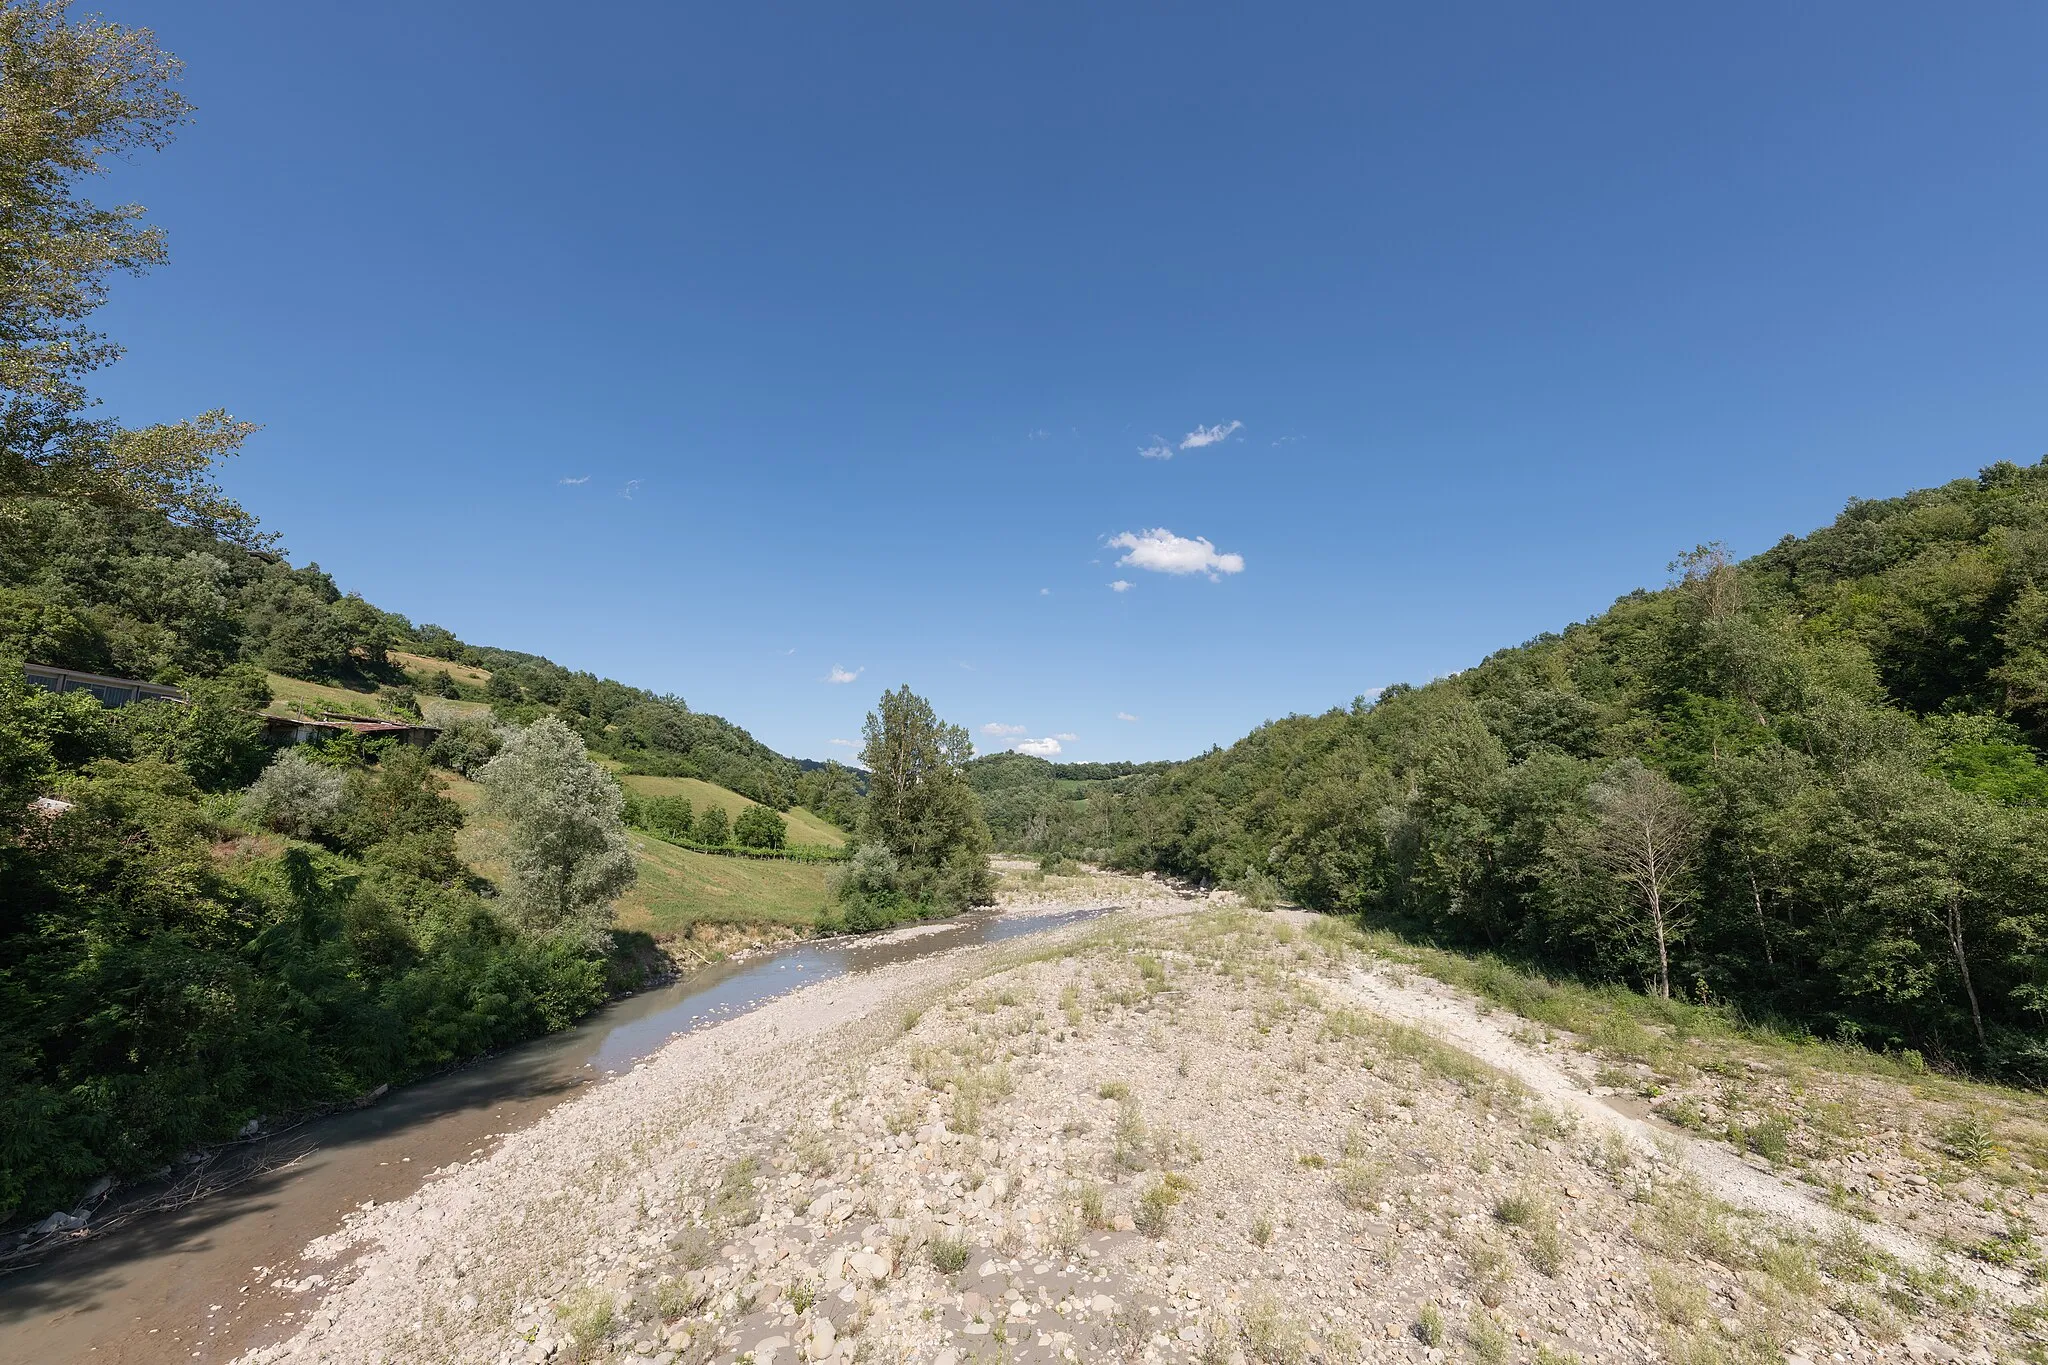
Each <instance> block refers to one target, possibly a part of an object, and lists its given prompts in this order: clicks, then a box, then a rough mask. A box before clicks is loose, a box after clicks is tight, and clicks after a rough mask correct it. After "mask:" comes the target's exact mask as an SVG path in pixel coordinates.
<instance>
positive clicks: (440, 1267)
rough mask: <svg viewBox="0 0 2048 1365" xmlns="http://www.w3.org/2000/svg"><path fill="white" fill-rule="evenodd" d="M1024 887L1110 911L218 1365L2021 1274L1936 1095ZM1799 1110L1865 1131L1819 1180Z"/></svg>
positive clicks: (1210, 1334)
mask: <svg viewBox="0 0 2048 1365" xmlns="http://www.w3.org/2000/svg"><path fill="white" fill-rule="evenodd" d="M1032 881H1033V883H1034V884H1032V885H1029V886H1025V885H1022V884H1021V883H1020V878H1019V876H1018V874H1017V873H1016V872H1015V871H1014V870H1013V871H1012V872H1011V873H1010V874H1009V889H1008V890H1006V892H1005V896H1006V906H1005V909H1006V911H1008V912H1011V913H1020V912H1025V911H1028V910H1032V909H1036V910H1039V911H1043V910H1044V909H1046V908H1048V907H1049V906H1053V905H1058V904H1062V903H1065V904H1073V905H1083V904H1105V903H1114V904H1116V905H1119V906H1121V907H1123V908H1121V909H1120V910H1118V911H1117V912H1116V913H1114V914H1112V915H1110V916H1108V917H1106V918H1103V919H1100V920H1096V921H1093V922H1092V923H1088V924H1085V925H1077V926H1073V927H1069V928H1065V929H1061V930H1057V931H1054V932H1051V933H1048V934H1043V935H1038V936H1034V937H1032V938H1029V939H1023V940H1019V941H1015V942H1012V943H1008V944H1002V945H996V946H992V947H986V948H975V949H968V950H962V951H959V952H954V953H948V954H943V955H940V956H938V957H935V958H930V959H925V960H920V961H916V962H910V963H905V964H901V965H898V966H894V967H890V968H886V969H884V970H881V971H877V972H873V973H868V974H865V975H859V976H853V977H847V978H841V979H838V980H834V981H831V982H828V983H825V984H822V985H819V986H815V987H811V988H808V989H806V990H802V991H799V992H796V993H794V994H791V995H789V996H785V997H783V998H781V999H778V1000H776V1001H774V1002H772V1003H770V1004H768V1005H766V1006H764V1007H762V1008H761V1009H759V1010H757V1011H755V1012H753V1013H751V1014H748V1015H746V1016H744V1017H741V1018H738V1019H735V1020H732V1021H730V1022H727V1023H725V1024H722V1025H720V1026H719V1027H717V1028H714V1029H710V1030H706V1031H702V1032H699V1033H694V1034H690V1035H687V1036H685V1037H682V1038H679V1039H678V1040H676V1041H675V1042H673V1043H671V1044H670V1045H669V1046H667V1047H666V1048H664V1049H663V1050H661V1051H660V1052H659V1053H657V1054H656V1055H655V1056H654V1057H652V1058H650V1059H649V1060H648V1061H646V1062H645V1063H643V1064H642V1065H640V1066H638V1067H636V1068H635V1069H634V1070H632V1071H631V1072H630V1073H628V1074H625V1075H622V1076H620V1077H618V1078H616V1079H614V1080H611V1081H609V1082H607V1083H605V1084H603V1085H599V1086H595V1087H592V1088H591V1090H590V1091H589V1092H588V1093H586V1094H583V1095H581V1096H579V1097H577V1098H576V1099H574V1100H572V1101H570V1102H568V1103H565V1104H563V1105H561V1106H560V1107H558V1108H556V1109H555V1110H553V1111H552V1112H551V1113H549V1114H548V1115H547V1116H546V1117H545V1118H544V1119H543V1120H541V1121H540V1122H539V1123H538V1124H536V1125H535V1126H534V1127H532V1128H530V1129H528V1130H526V1131H524V1132H520V1133H517V1134H514V1135H512V1136H511V1137H509V1138H508V1139H507V1140H506V1141H505V1142H504V1143H503V1144H502V1145H501V1146H499V1147H498V1148H497V1149H496V1150H494V1151H492V1152H490V1153H489V1154H488V1155H486V1156H483V1157H480V1158H478V1159H476V1160H474V1161H471V1162H468V1163H466V1164H462V1165H458V1166H454V1167H450V1168H448V1169H446V1170H445V1171H442V1172H438V1173H437V1174H436V1178H434V1179H433V1180H431V1181H430V1182H429V1183H428V1184H427V1185H426V1186H425V1187H424V1188H422V1189H421V1190H420V1191H419V1192H418V1193H417V1194H416V1195H414V1196H412V1197H411V1198H408V1199H406V1200H404V1201H402V1202H398V1203H394V1204H390V1205H386V1206H382V1207H374V1208H366V1209H363V1210H361V1211H360V1212H359V1213H358V1214H357V1215H355V1216H354V1217H352V1219H351V1220H350V1224H349V1226H348V1227H347V1229H346V1230H345V1231H344V1232H342V1233H340V1234H338V1235H336V1236H333V1237H330V1238H327V1239H324V1240H323V1241H322V1242H319V1243H316V1244H314V1246H312V1247H311V1248H309V1249H308V1250H309V1260H308V1261H307V1262H306V1263H305V1265H304V1266H302V1267H299V1268H297V1269H294V1270H292V1271H289V1272H280V1276H281V1277H285V1276H288V1277H289V1283H291V1284H303V1283H307V1282H308V1281H310V1279H311V1276H312V1275H313V1274H315V1273H318V1274H319V1275H320V1276H321V1279H320V1281H319V1283H318V1284H317V1286H314V1287H311V1288H308V1289H307V1290H306V1291H305V1299H306V1301H307V1308H306V1309H305V1310H304V1315H303V1317H302V1318H300V1319H299V1320H298V1323H297V1326H296V1330H295V1331H294V1333H293V1335H291V1336H290V1337H289V1338H288V1339H286V1340H282V1341H279V1342H277V1343H275V1344H274V1345H271V1346H268V1347H265V1348H263V1349H261V1350H258V1351H255V1352H252V1353H251V1354H250V1355H248V1356H247V1357H245V1359H247V1360H250V1361H256V1362H271V1361H281V1360H289V1361H315V1360H320V1361H351V1362H353V1361H370V1360H392V1361H442V1360H448V1361H498V1362H515V1361H544V1360H553V1361H578V1360H586V1361H587V1360H610V1359H635V1358H637V1359H642V1360H645V1359H649V1358H651V1359H652V1360H654V1361H658V1362H663V1363H664V1365H672V1363H673V1362H682V1361H687V1362H700V1361H735V1360H752V1361H753V1362H755V1365H771V1362H782V1365H789V1363H790V1362H795V1361H800V1360H849V1361H851V1360H872V1361H889V1362H898V1361H916V1362H930V1363H932V1365H964V1362H968V1361H990V1362H993V1361H1019V1362H1021V1361H1040V1360H1044V1361H1052V1360H1202V1361H1264V1362H1297V1361H1308V1360H1329V1361H1351V1360H1373V1361H1378V1360H1443V1359H1464V1360H1474V1361H1482V1362H1492V1361H1511V1360H1512V1361H1539V1362H1562V1361H1567V1360H1571V1359H1579V1360H1583V1361H1588V1362H1591V1361H1640V1360H1680V1361H1702V1362H1704V1361H1723V1360H1727V1361H1766V1360H1772V1361H1775V1360H1788V1359H1789V1360H1794V1361H1798V1360H1802V1359H1803V1360H1811V1361H1820V1360H1878V1359H1885V1360H1896V1359H1909V1358H1918V1359H1936V1360H1948V1359H1958V1360H1964V1359H1967V1360H1981V1361H1991V1360H1994V1359H1997V1360H2003V1359H2024V1358H2029V1357H2028V1354H2027V1353H2028V1352H2029V1351H2030V1350H2033V1349H2035V1348H2034V1347H2032V1346H2030V1345H2029V1342H2030V1341H2031V1337H2030V1336H2029V1333H2031V1332H2032V1331H2033V1330H2035V1317H2034V1314H2033V1311H2032V1308H2031V1295H2032V1289H2031V1287H2030V1285H2031V1280H2030V1268H2029V1266H2028V1264H2026V1261H2027V1260H2028V1259H2029V1258H2030V1255H2031V1253H2030V1251H2029V1252H2028V1253H2027V1256H2024V1257H2010V1258H2001V1257H1999V1256H1996V1255H1987V1254H1984V1252H1983V1245H1991V1244H1993V1243H1994V1242H1996V1240H1997V1239H1999V1238H2004V1239H2005V1242H2006V1244H2008V1245H2012V1246H2018V1247H2021V1248H2022V1249H2023V1250H2024V1249H2026V1248H2030V1246H2031V1241H2030V1239H2031V1235H2032V1228H2033V1226H2034V1220H2035V1216H2036V1213H2037V1212H2038V1210H2037V1209H2036V1205H2037V1204H2038V1203H2039V1200H2038V1199H2037V1198H2036V1197H2035V1194H2034V1186H2033V1183H2032V1180H2033V1168H2032V1167H2030V1166H2028V1165H2027V1163H2026V1162H2025V1161H2024V1160H2023V1159H2022V1157H2021V1156H2019V1155H2016V1154H2014V1153H2016V1152H2017V1151H2018V1150H2019V1149H2018V1148H2017V1147H2014V1148H2012V1149H2011V1150H2010V1151H2009V1150H2008V1148H2007V1146H2004V1145H2000V1144H1998V1143H1995V1142H1994V1143H1991V1144H1990V1145H1989V1146H1988V1147H1987V1149H1986V1152H1985V1154H1984V1159H1983V1160H1981V1161H1975V1162H1972V1161H1967V1160H1965V1159H1963V1157H1958V1156H1953V1155H1947V1156H1944V1155H1940V1154H1939V1153H1937V1151H1936V1144H1937V1143H1938V1141H1939V1140H1938V1139H1937V1138H1935V1137H1933V1136H1931V1135H1930V1131H1931V1128H1932V1127H1938V1126H1939V1125H1940V1124H1944V1123H1952V1122H1954V1121H1955V1109H1956V1106H1955V1100H1954V1096H1953V1095H1943V1094H1932V1095H1930V1093H1929V1092H1924V1091H1919V1090H1915V1089H1914V1088H1913V1087H1912V1086H1910V1085H1908V1084H1907V1083H1905V1082H1903V1081H1894V1080H1890V1079H1887V1078H1884V1077H1882V1076H1879V1075H1875V1074H1869V1073H1865V1074H1858V1075H1854V1076H1850V1077H1846V1078H1837V1079H1836V1080H1835V1081H1830V1082H1828V1083H1827V1084H1825V1085H1824V1084H1822V1083H1821V1081H1820V1079H1818V1076H1819V1073H1816V1072H1815V1071H1814V1070H1813V1069H1812V1066H1811V1062H1810V1060H1791V1061H1788V1060H1786V1059H1785V1058H1783V1057H1780V1056H1775V1055H1772V1054H1770V1053H1768V1052H1765V1051H1759V1052H1756V1053H1755V1054H1753V1055H1748V1056H1745V1055H1744V1054H1742V1053H1741V1052H1740V1051H1739V1050H1738V1049H1737V1048H1736V1046H1735V1044H1733V1043H1727V1044H1725V1045H1723V1044H1719V1043H1715V1044H1711V1045H1708V1044H1702V1043H1701V1042H1700V1040H1697V1039H1695V1040H1690V1041H1689V1043H1688V1040H1677V1041H1676V1043H1674V1042H1673V1040H1670V1039H1664V1040H1662V1042H1663V1043H1664V1044H1669V1045H1670V1046H1665V1047H1664V1049H1663V1050H1662V1051H1658V1050H1656V1048H1654V1047H1652V1048H1650V1049H1649V1050H1647V1051H1646V1050H1645V1048H1644V1046H1643V1045H1642V1043H1643V1040H1642V1039H1637V1040H1635V1045H1634V1046H1633V1047H1632V1048H1631V1047H1628V1046H1620V1047H1619V1048H1617V1045H1613V1044H1612V1040H1609V1041H1607V1042H1603V1041H1601V1040H1598V1039H1581V1038H1578V1037H1575V1036H1573V1035H1571V1034H1568V1033H1564V1032H1560V1031H1558V1030H1556V1029H1553V1028H1548V1027H1544V1026H1539V1025H1534V1024H1532V1023H1530V1021H1528V1020H1526V1019H1522V1018H1519V1017H1517V1016H1515V1015H1514V1014H1512V1013H1509V1012H1506V1011H1502V1010H1498V1009H1495V1008H1493V1007H1492V1006H1490V1005H1488V1004H1486V1003H1484V1002H1482V1001H1479V1000H1478V999H1476V998H1475V997H1471V996H1467V995H1464V994H1462V993H1460V992H1458V991H1456V990H1454V989H1452V988H1450V987H1447V986H1445V985H1443V984H1442V983H1440V982H1437V981H1434V980H1431V979H1429V978H1428V977H1425V976H1423V975H1421V974H1420V973H1418V972H1417V971H1415V970H1414V968H1413V967H1412V966H1411V965H1405V964H1403V963H1401V962H1398V961H1395V960H1393V958H1391V957H1390V956H1388V955H1387V953H1386V952H1385V951H1384V949H1383V947H1382V946H1381V945H1378V944H1376V943H1375V942H1374V941H1371V940H1368V939H1367V938H1366V937H1364V936H1363V935H1361V934H1359V933H1358V932H1357V931H1355V930H1353V929H1351V928H1350V927H1349V926H1348V925H1345V924H1343V923H1341V922H1339V921H1334V920H1329V919H1320V918H1316V917H1311V916H1307V915H1301V914H1295V913H1291V912H1286V911H1281V912H1275V913H1258V912H1253V911H1250V910H1246V909H1244V908H1242V907H1239V906H1237V905H1235V904H1234V903H1232V902H1231V901H1230V900H1229V899H1228V898H1220V899H1211V900H1205V901H1202V902H1198V903H1191V902H1190V901H1188V900H1187V899H1185V898H1183V897H1180V896H1177V895H1174V894H1172V893H1171V892H1169V891H1167V890H1166V889H1164V888H1162V887H1160V886H1158V885H1157V884H1156V883H1152V882H1140V881H1134V880H1126V879H1119V878H1111V877H1107V876H1092V875H1091V876H1087V877H1076V878H1054V879H1037V878H1033V879H1032ZM1656 1041H1657V1040H1655V1039H1652V1042H1656ZM1678 1044H1686V1045H1687V1046H1689V1047H1690V1049H1691V1053H1692V1055H1691V1058H1690V1060H1684V1059H1682V1058H1679V1057H1676V1056H1675V1055H1674V1052H1673V1049H1674V1048H1676V1049H1677V1051H1678V1052H1684V1051H1685V1050H1686V1048H1685V1047H1680V1046H1678ZM1708 1052H1711V1053H1712V1055H1711V1056H1708V1055H1706V1054H1707V1053H1708ZM1623 1054H1626V1055H1623ZM1644 1056H1648V1057H1650V1058H1651V1062H1645V1061H1642V1060H1639V1059H1640V1058H1642V1057H1644ZM1631 1058H1636V1059H1637V1060H1631ZM1652 1063H1654V1065H1653V1064H1652ZM1645 1078H1649V1079H1648V1080H1647V1081H1646V1079H1645ZM1731 1078H1733V1080H1732V1081H1731ZM1830 1087H1832V1088H1830ZM1642 1094H1652V1095H1656V1096H1658V1097H1659V1098H1658V1105H1659V1112H1660V1113H1661V1112H1663V1111H1664V1110H1665V1109H1666V1108H1667V1107H1668V1106H1669V1105H1670V1104H1671V1103H1673V1102H1676V1103H1679V1104H1681V1105H1690V1106H1692V1107H1691V1108H1689V1109H1682V1110H1681V1111H1680V1112H1681V1113H1682V1114H1683V1115H1685V1116H1687V1117H1688V1118H1691V1117H1694V1116H1697V1115H1699V1114H1701V1113H1703V1112H1711V1110H1712V1107H1713V1106H1714V1105H1716V1104H1721V1105H1724V1106H1728V1105H1734V1106H1740V1105H1741V1104H1742V1103H1745V1102H1746V1101H1745V1099H1744V1097H1745V1096H1752V1097H1753V1096H1770V1095H1786V1096H1791V1097H1792V1098H1791V1099H1790V1100H1788V1102H1790V1103H1793V1104H1794V1108H1793V1110H1792V1111H1791V1112H1793V1113H1794V1114H1795V1115H1796V1116H1798V1117H1796V1118H1795V1119H1793V1120H1787V1121H1786V1132H1785V1134H1782V1135H1781V1136H1783V1137H1784V1142H1783V1144H1782V1145H1781V1146H1780V1147H1779V1148H1778V1149H1776V1150H1775V1151H1774V1153H1773V1155H1772V1156H1769V1157H1766V1156H1764V1155H1760V1154H1759V1153H1758V1152H1757V1151H1755V1150H1751V1149H1749V1148H1744V1149H1741V1150H1738V1147H1737V1146H1736V1145H1734V1144H1732V1143H1731V1142H1730V1141H1729V1140H1728V1139H1727V1136H1726V1134H1727V1133H1731V1132H1740V1131H1744V1130H1742V1129H1741V1128H1740V1127H1739V1125H1730V1126H1729V1127H1727V1128H1726V1130H1725V1131H1724V1132H1722V1133H1720V1134H1718V1135H1716V1134H1714V1133H1710V1132H1708V1131H1707V1126H1706V1125H1701V1124H1695V1127H1696V1128H1699V1129H1700V1131H1699V1132H1689V1131H1687V1130H1685V1129H1683V1128H1681V1127H1679V1126H1676V1125H1673V1124H1670V1123H1666V1122H1663V1121H1662V1120H1660V1119H1657V1118H1653V1117H1648V1116H1646V1114H1645V1110H1646V1109H1647V1107H1648V1106H1647V1102H1646V1101H1640V1100H1631V1099H1630V1098H1629V1097H1630V1096H1631V1095H1637V1096H1640V1095H1642ZM1799 1097H1804V1100H1803V1101H1802V1100H1801V1099H1800V1098H1799ZM1807 1101H1810V1102H1811V1103H1807V1104H1806V1107H1803V1108H1802V1107H1799V1105H1800V1104H1801V1103H1803V1102H1807ZM1757 1102H1759V1103H1761V1101H1757ZM1827 1106H1835V1108H1833V1109H1829V1108H1827ZM1842 1106H1849V1108H1848V1109H1847V1110H1846V1111H1845V1110H1843V1109H1842ZM1856 1106H1862V1108H1860V1109H1859V1108H1856ZM1824 1112H1825V1113H1835V1114H1837V1115H1839V1114H1840V1113H1842V1112H1849V1113H1863V1114H1869V1115H1872V1116H1874V1117H1873V1118H1872V1119H1871V1120H1870V1121H1869V1122H1866V1123H1862V1124H1860V1125H1852V1126H1856V1127H1858V1128H1859V1131H1858V1132H1857V1133H1856V1134H1854V1135H1853V1137H1851V1138H1845V1139H1844V1140H1843V1141H1841V1142H1840V1143H1838V1144H1836V1145H1835V1146H1834V1147H1833V1148H1831V1149H1829V1150H1827V1151H1826V1152H1822V1151H1821V1149H1820V1148H1818V1147H1811V1146H1810V1145H1809V1142H1808V1139H1809V1128H1813V1131H1815V1132H1817V1131H1819V1130H1818V1128H1814V1127H1813V1125H1814V1124H1818V1123H1820V1122H1821V1120H1820V1119H1819V1117H1818V1116H1819V1115H1821V1114H1823V1113H1824ZM1901 1115H1904V1116H1907V1117H1904V1118H1902V1117H1901ZM1809 1118H1811V1119H1813V1123H1812V1124H1810V1123H1808V1119H1809ZM1993 1118H1994V1119H1995V1120H1996V1122H1997V1123H1998V1124H2003V1125H2005V1126H2006V1128H2008V1129H2010V1130H2011V1131H2015V1132H2017V1131H2019V1130H2020V1129H2021V1128H2025V1127H2026V1125H2028V1124H2030V1123H2032V1119H2031V1118H2030V1117H2028V1116H2027V1115H2024V1114H2018V1113H2001V1114H1997V1115H1993ZM1980 1121H1981V1120H1980ZM1944 1131H1946V1130H1944ZM1986 1131H1992V1129H1990V1128H1987V1130H1986ZM2029 1131H2031V1130H2029ZM1813 1141H1815V1142H1817V1141H1819V1139H1818V1138H1815V1139H1813ZM1754 1145H1755V1144H1750V1147H1753V1146H1754ZM2027 1150H2031V1149H2027ZM1965 1155H1967V1154H1965ZM1929 1170H1932V1171H1933V1172H1934V1174H1933V1175H1931V1176H1930V1175H1928V1174H1927V1173H1926V1172H1927V1171H1929ZM1979 1238H1981V1239H1982V1241H1983V1245H1979V1242H1978V1241H1976V1240H1973V1239H1979ZM2001 1262H2003V1263H2001Z"/></svg>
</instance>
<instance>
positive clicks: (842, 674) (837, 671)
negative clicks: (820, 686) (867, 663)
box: [825, 664, 867, 683]
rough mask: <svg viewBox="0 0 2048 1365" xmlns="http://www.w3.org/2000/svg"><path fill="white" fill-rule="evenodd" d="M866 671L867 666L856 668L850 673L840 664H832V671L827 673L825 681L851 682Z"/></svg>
mask: <svg viewBox="0 0 2048 1365" xmlns="http://www.w3.org/2000/svg"><path fill="white" fill-rule="evenodd" d="M865 672H867V670H866V669H865V668H856V669H854V670H853V671H852V672H850V673H849V672H848V671H847V670H845V669H843V668H841V667H840V666H839V665H838V664H834V665H832V671H831V672H830V673H827V674H826V675H825V681H826V682H828V683H850V682H852V681H853V680H854V679H855V678H858V677H859V676H860V675H861V674H863V673H865Z"/></svg>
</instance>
